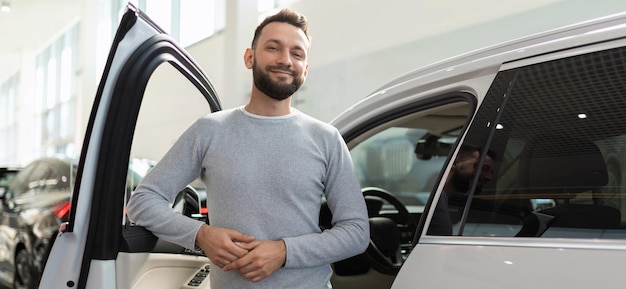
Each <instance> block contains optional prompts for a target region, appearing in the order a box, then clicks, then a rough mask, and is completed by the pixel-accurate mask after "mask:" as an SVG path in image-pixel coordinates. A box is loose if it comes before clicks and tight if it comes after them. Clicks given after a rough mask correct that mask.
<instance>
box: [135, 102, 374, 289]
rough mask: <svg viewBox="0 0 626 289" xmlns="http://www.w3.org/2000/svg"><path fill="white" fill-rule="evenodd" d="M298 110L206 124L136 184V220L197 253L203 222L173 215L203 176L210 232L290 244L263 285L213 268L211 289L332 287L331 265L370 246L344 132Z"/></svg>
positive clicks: (234, 112) (230, 116)
mask: <svg viewBox="0 0 626 289" xmlns="http://www.w3.org/2000/svg"><path fill="white" fill-rule="evenodd" d="M292 111H293V112H292V113H291V114H289V115H286V116H280V117H262V116H257V115H253V114H250V113H248V112H247V111H245V109H244V108H243V107H240V108H237V109H230V110H225V111H220V112H216V113H212V114H209V115H207V116H205V117H203V118H201V119H199V120H198V121H196V122H195V123H194V124H193V125H192V126H191V127H190V128H189V129H187V131H186V132H185V133H183V135H182V136H181V137H180V138H179V139H178V141H177V142H176V143H175V144H174V146H173V147H172V148H171V149H170V151H169V152H168V153H167V154H166V155H165V156H164V157H163V159H161V160H160V161H159V163H158V164H157V165H156V166H155V167H154V168H153V169H152V170H151V171H150V172H149V173H148V175H147V176H146V177H145V178H144V179H143V181H142V182H141V183H140V185H139V186H138V187H137V189H136V191H135V192H134V194H133V196H132V197H131V200H130V203H129V204H128V207H127V209H128V214H129V218H130V219H131V220H132V221H133V222H135V223H136V224H137V225H140V226H144V227H146V228H147V229H148V230H150V231H152V232H153V233H154V234H155V235H156V236H158V237H160V238H163V239H164V240H168V241H170V242H173V243H176V244H179V245H181V246H184V247H186V248H194V245H195V238H196V234H197V232H198V229H199V228H200V225H202V223H201V222H199V221H196V220H192V219H190V218H187V217H185V216H182V215H181V214H179V213H176V212H174V211H173V210H172V209H171V203H172V202H173V200H174V198H175V196H176V194H177V193H178V192H179V191H181V190H182V189H183V188H184V187H185V186H186V185H187V184H189V183H191V182H192V181H193V180H194V179H196V178H197V177H198V176H200V177H201V179H202V180H203V182H204V183H205V185H206V187H207V206H208V209H209V220H210V225H211V226H216V227H223V228H229V229H234V230H237V231H240V232H243V233H245V234H248V235H251V236H254V237H255V238H256V239H258V240H262V239H266V240H279V239H283V240H284V241H285V244H286V246H287V262H286V264H285V266H284V267H283V268H281V269H279V270H278V271H277V272H275V273H274V274H272V275H271V276H269V277H267V278H266V279H264V280H262V281H260V282H257V283H252V282H251V281H248V280H247V279H245V278H243V276H241V275H240V274H239V273H237V272H236V271H229V272H224V271H222V270H221V269H219V268H218V267H216V266H213V267H212V269H211V273H210V280H211V288H214V289H226V288H236V289H242V288H272V289H276V288H290V289H293V288H306V289H315V288H330V283H329V279H330V277H331V275H332V271H331V269H330V266H329V264H330V263H333V262H335V261H339V260H342V259H345V258H347V257H350V256H354V255H356V254H359V253H361V252H363V251H364V250H365V249H366V247H367V244H368V242H369V241H368V240H369V223H368V219H367V211H366V208H365V202H364V199H363V196H362V194H361V190H360V185H359V182H358V180H357V178H356V175H355V172H354V169H353V167H352V160H351V157H350V153H349V151H348V149H347V147H346V145H345V143H344V141H343V139H342V137H341V135H340V134H339V132H338V131H337V129H336V128H334V127H333V126H331V125H329V124H326V123H323V122H321V121H319V120H316V119H314V118H312V117H309V116H307V115H306V114H304V113H302V112H299V111H297V110H295V109H292ZM322 197H325V198H326V200H327V202H328V205H329V207H330V209H331V211H332V213H333V220H332V222H333V227H332V229H329V230H325V231H324V232H321V231H320V229H319V226H318V223H319V212H320V204H321V201H322Z"/></svg>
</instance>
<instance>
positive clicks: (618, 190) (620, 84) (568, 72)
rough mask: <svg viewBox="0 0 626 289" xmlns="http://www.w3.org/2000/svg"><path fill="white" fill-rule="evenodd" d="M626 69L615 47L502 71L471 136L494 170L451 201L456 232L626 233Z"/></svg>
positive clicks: (624, 53) (624, 55) (625, 52)
mask: <svg viewBox="0 0 626 289" xmlns="http://www.w3.org/2000/svg"><path fill="white" fill-rule="evenodd" d="M625 67H626V48H615V49H610V50H604V51H598V52H593V53H587V54H582V55H577V56H571V57H567V58H563V59H557V60H552V61H548V62H543V63H538V64H533V65H528V66H523V67H519V68H514V69H510V70H506V71H502V72H500V73H499V74H498V76H497V77H496V79H495V81H494V83H493V85H492V86H491V88H490V90H489V92H488V93H487V96H486V99H485V102H484V103H483V105H482V106H481V107H480V109H479V111H478V113H477V115H476V117H475V120H474V121H473V123H472V124H471V126H470V128H469V130H468V133H467V136H466V138H465V141H464V144H470V145H473V146H476V147H480V148H481V154H480V161H479V162H478V163H479V164H485V163H486V161H485V159H486V158H487V156H488V155H489V154H492V155H493V156H494V157H495V162H494V164H495V165H494V167H493V178H491V180H490V181H489V182H488V183H486V184H485V185H484V186H483V188H482V190H476V188H477V187H478V186H477V182H478V177H475V178H474V179H473V186H472V190H471V191H469V192H467V193H466V194H465V195H462V196H459V198H457V199H455V200H454V201H452V200H451V201H450V204H449V205H450V214H451V215H454V217H453V223H454V235H462V236H491V237H493V236H496V237H497V236H502V237H544V238H547V237H554V238H609V239H610V238H620V239H621V238H626V230H624V229H622V228H623V225H624V224H626V199H625V198H624V196H623V194H624V192H625V187H624V182H625V181H626V179H625V176H626V174H625V168H626V167H623V166H624V164H625V160H626V159H625V158H624V157H623V156H624V153H625V151H624V148H625V147H626V116H625V115H624V114H623V111H624V109H625V107H626V99H625V98H624V97H623V93H622V92H623V91H625V90H626V82H624V79H626V69H624V68H625ZM503 95H506V97H502V96H503ZM466 208H469V210H465V209H466Z"/></svg>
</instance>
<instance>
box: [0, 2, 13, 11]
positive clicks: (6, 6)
mask: <svg viewBox="0 0 626 289" xmlns="http://www.w3.org/2000/svg"><path fill="white" fill-rule="evenodd" d="M0 11H2V12H4V13H9V12H11V5H10V4H9V2H7V1H3V2H2V6H0Z"/></svg>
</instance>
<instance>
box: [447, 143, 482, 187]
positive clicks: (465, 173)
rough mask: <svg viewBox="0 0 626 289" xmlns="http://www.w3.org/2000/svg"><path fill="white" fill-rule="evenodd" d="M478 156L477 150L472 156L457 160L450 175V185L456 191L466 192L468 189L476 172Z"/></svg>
mask: <svg viewBox="0 0 626 289" xmlns="http://www.w3.org/2000/svg"><path fill="white" fill-rule="evenodd" d="M479 156H480V154H479V153H478V152H474V153H472V156H470V157H466V158H464V159H462V160H458V161H457V163H456V170H455V171H454V174H453V175H452V185H453V186H454V188H455V189H456V190H457V191H458V192H461V193H467V192H468V191H469V189H470V185H471V183H472V180H473V179H474V175H475V173H476V166H477V165H478V160H479V159H478V158H479Z"/></svg>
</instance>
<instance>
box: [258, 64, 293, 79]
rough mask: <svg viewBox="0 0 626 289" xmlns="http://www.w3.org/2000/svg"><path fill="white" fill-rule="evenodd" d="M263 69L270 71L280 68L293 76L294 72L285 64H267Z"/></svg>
mask: <svg viewBox="0 0 626 289" xmlns="http://www.w3.org/2000/svg"><path fill="white" fill-rule="evenodd" d="M265 70H267V71H272V70H280V71H284V72H288V73H289V74H291V75H293V76H295V75H296V72H295V71H294V70H293V69H291V68H289V66H285V65H268V66H267V67H265Z"/></svg>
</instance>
